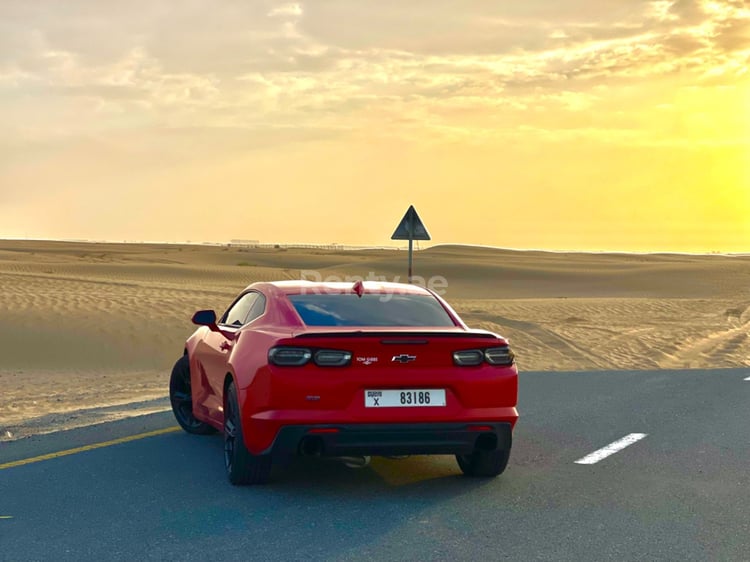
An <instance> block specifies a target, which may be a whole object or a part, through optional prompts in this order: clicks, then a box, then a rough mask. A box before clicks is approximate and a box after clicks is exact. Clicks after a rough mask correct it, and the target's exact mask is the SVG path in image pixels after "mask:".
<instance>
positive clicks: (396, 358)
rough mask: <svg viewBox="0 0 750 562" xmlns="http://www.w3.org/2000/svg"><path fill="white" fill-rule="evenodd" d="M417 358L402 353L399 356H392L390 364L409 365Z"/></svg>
mask: <svg viewBox="0 0 750 562" xmlns="http://www.w3.org/2000/svg"><path fill="white" fill-rule="evenodd" d="M416 358H417V356H416V355H409V354H408V353H402V354H401V355H394V356H393V359H391V362H393V363H409V362H410V361H414V360H415V359H416Z"/></svg>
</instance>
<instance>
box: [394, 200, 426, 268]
mask: <svg viewBox="0 0 750 562" xmlns="http://www.w3.org/2000/svg"><path fill="white" fill-rule="evenodd" d="M391 240H408V241H409V283H411V280H412V276H413V275H412V273H413V270H412V263H413V255H414V240H430V234H429V232H427V228H425V225H424V223H423V222H422V219H420V218H419V215H418V214H417V211H416V209H415V208H414V205H409V208H408V209H407V211H406V214H405V215H404V218H402V219H401V222H400V223H398V226H397V227H396V230H395V231H394V232H393V236H391Z"/></svg>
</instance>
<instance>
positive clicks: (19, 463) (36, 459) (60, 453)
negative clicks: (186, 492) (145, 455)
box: [0, 425, 180, 470]
mask: <svg viewBox="0 0 750 562" xmlns="http://www.w3.org/2000/svg"><path fill="white" fill-rule="evenodd" d="M179 430H180V428H179V427H178V426H176V425H175V426H173V427H168V428H166V429H157V430H156V431H147V432H146V433H139V434H138V435H129V436H128V437H120V438H119V439H112V441H103V442H101V443H94V444H92V445H84V446H83V447H76V448H75V449H67V450H65V451H58V452H56V453H48V454H46V455H40V456H38V457H31V458H28V459H21V460H18V461H13V462H6V463H5V464H0V470H5V469H6V468H13V467H14V466H23V465H25V464H31V463H34V462H41V461H48V460H50V459H56V458H59V457H67V456H68V455H75V454H77V453H83V452H84V451H93V450H94V449H101V448H102V447H110V446H112V445H119V444H120V443H129V442H130V441H137V440H138V439H145V438H147V437H154V436H156V435H164V434H165V433H173V432H175V431H179Z"/></svg>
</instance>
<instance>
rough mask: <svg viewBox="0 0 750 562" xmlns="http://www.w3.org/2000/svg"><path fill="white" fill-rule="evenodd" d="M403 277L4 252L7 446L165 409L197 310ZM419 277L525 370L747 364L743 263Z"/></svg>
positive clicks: (749, 321) (39, 245)
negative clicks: (281, 285)
mask: <svg viewBox="0 0 750 562" xmlns="http://www.w3.org/2000/svg"><path fill="white" fill-rule="evenodd" d="M405 264H406V253H405V252H403V251H395V250H359V251H335V250H316V249H307V250H297V249H286V248H278V249H273V248H271V249H246V248H227V247H221V246H177V245H145V244H86V243H71V242H32V241H4V242H3V241H0V388H2V389H3V391H2V393H3V400H2V403H1V404H0V439H2V438H3V435H5V434H6V432H9V433H10V434H12V435H13V436H18V435H23V434H24V433H28V432H33V431H46V430H50V429H55V428H59V427H63V426H68V425H75V424H77V423H85V422H86V421H87V420H89V421H90V420H91V419H92V418H91V415H88V414H87V415H83V414H81V412H89V413H91V412H96V413H97V415H98V416H100V417H99V418H96V419H100V418H101V419H104V418H102V416H104V417H105V418H106V416H109V415H122V412H123V411H127V408H125V409H122V408H119V409H118V406H117V405H119V404H126V403H130V402H141V403H144V404H148V407H149V408H153V407H154V404H156V403H158V400H157V402H153V400H155V399H158V398H159V397H163V396H164V394H165V389H166V385H167V380H168V375H169V370H170V368H171V365H172V363H173V361H174V359H175V358H176V357H178V356H179V354H180V352H181V349H182V345H183V342H184V340H185V338H186V337H187V336H188V335H189V334H190V333H191V332H192V330H193V326H192V325H191V324H190V321H189V319H190V316H191V314H192V312H193V311H195V310H197V309H200V308H214V309H216V310H222V309H223V308H224V307H225V306H226V305H227V304H228V303H229V301H230V299H232V298H233V297H234V296H235V295H236V294H237V292H239V291H240V290H241V289H242V288H243V287H244V286H246V285H248V284H249V283H252V282H254V281H260V280H276V279H293V278H299V277H300V275H301V272H303V271H305V270H307V271H308V276H309V275H310V273H309V272H310V271H316V272H318V273H319V275H320V276H321V277H322V278H325V277H329V276H337V277H340V278H344V277H346V276H353V275H360V276H363V277H366V276H367V275H368V274H370V273H372V274H375V275H378V276H383V277H385V278H386V279H387V280H397V279H400V280H402V281H403V280H404V278H405ZM415 273H416V274H417V275H420V276H421V277H423V278H425V279H429V278H431V277H433V276H442V277H444V278H445V279H446V280H447V282H448V287H447V293H446V294H445V297H446V298H447V299H448V300H449V302H451V304H452V305H453V306H454V307H455V308H456V309H457V310H458V311H459V312H460V313H461V314H462V316H463V317H464V319H465V320H466V321H467V323H469V324H470V325H472V326H474V327H479V328H485V329H489V330H493V331H496V332H499V333H501V334H503V335H505V336H507V337H509V338H510V339H511V342H512V344H513V346H514V347H515V349H516V352H517V354H518V358H519V359H518V360H519V366H520V368H521V369H522V370H526V371H530V370H590V369H654V368H673V367H687V368H703V367H737V366H748V365H750V342H748V329H749V328H750V257H747V256H736V257H727V256H683V255H667V254H665V255H647V256H644V255H624V254H575V253H546V252H513V251H506V250H493V249H487V248H472V247H460V246H442V247H435V248H432V249H428V250H423V251H420V252H418V253H417V254H416V257H415ZM161 404H162V405H161V407H163V403H161ZM112 412H116V413H114V414H113V413H112ZM117 412H119V413H117ZM45 420H46V421H45ZM4 438H6V439H7V438H10V437H9V436H8V435H5V437H4Z"/></svg>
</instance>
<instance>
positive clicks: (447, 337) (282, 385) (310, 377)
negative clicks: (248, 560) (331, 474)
mask: <svg viewBox="0 0 750 562" xmlns="http://www.w3.org/2000/svg"><path fill="white" fill-rule="evenodd" d="M193 322H194V323H195V324H198V325H200V328H198V329H197V330H196V331H195V333H193V335H192V336H190V338H188V340H187V342H186V344H185V350H184V355H183V356H182V357H181V358H180V359H179V360H178V361H177V363H176V364H175V366H174V369H173V371H172V376H171V379H170V385H169V391H170V392H169V393H170V399H171V403H172V409H173V411H174V414H175V417H176V418H177V421H178V422H179V424H180V425H181V426H182V427H183V428H184V429H185V431H187V432H189V433H198V434H206V433H213V432H215V431H216V430H219V431H223V433H224V458H225V465H226V470H227V474H228V477H229V480H230V481H231V482H232V483H233V484H260V483H263V482H265V481H267V480H268V478H269V475H270V471H271V465H272V464H274V463H276V462H280V461H285V460H288V459H289V458H290V457H292V456H294V455H322V456H332V457H342V456H351V455H389V456H395V455H410V454H452V455H456V459H457V461H458V465H459V467H460V468H461V470H462V471H463V472H464V474H466V475H469V476H488V477H492V476H497V475H498V474H500V473H502V472H503V470H505V467H506V465H507V463H508V457H509V455H510V448H511V437H512V431H513V427H514V425H515V423H516V420H517V419H518V412H517V410H516V400H517V395H518V370H517V369H516V364H515V360H514V355H513V352H512V351H511V350H510V348H509V346H508V342H507V341H506V340H505V339H503V338H502V337H500V336H498V335H496V334H493V333H491V332H486V331H482V330H472V329H469V328H468V327H467V326H466V325H465V324H464V323H463V321H461V319H460V318H459V317H458V315H457V314H456V312H455V311H453V309H452V308H451V307H450V306H449V305H448V304H447V303H446V302H445V301H444V300H443V299H441V298H440V297H439V296H438V295H436V294H435V293H434V292H432V291H430V290H428V289H425V288H421V287H418V286H415V285H404V284H396V283H374V282H372V283H371V282H365V283H363V282H357V283H354V284H351V283H312V282H309V281H281V282H275V283H255V284H253V285H250V286H249V287H247V289H245V290H244V291H243V292H242V293H241V294H240V295H239V296H238V297H237V298H236V299H235V301H234V302H233V303H232V305H231V306H230V307H229V309H228V310H227V311H226V312H225V313H224V314H223V316H222V317H221V318H219V319H217V316H216V313H215V312H214V311H212V310H202V311H199V312H196V313H195V315H194V316H193Z"/></svg>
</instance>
